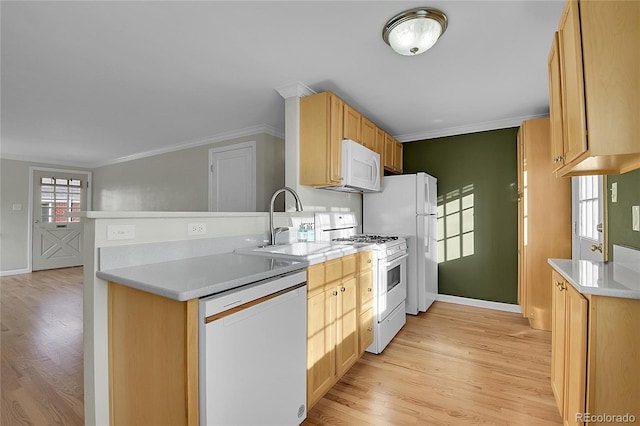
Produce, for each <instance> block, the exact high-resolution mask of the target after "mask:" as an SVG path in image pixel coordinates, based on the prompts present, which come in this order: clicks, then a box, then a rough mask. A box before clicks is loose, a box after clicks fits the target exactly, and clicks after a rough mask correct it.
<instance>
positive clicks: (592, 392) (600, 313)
mask: <svg viewBox="0 0 640 426" xmlns="http://www.w3.org/2000/svg"><path fill="white" fill-rule="evenodd" d="M551 286H552V287H553V288H554V290H553V304H554V309H553V327H552V330H551V332H552V339H551V388H552V390H553V393H554V396H555V398H556V402H557V404H558V408H559V410H560V413H561V414H562V418H563V422H564V424H565V425H584V424H587V423H586V422H585V419H584V413H591V414H592V415H597V414H605V413H606V414H615V415H621V416H622V415H628V416H633V417H635V418H636V419H637V418H640V405H639V404H638V401H640V369H639V368H638V354H640V339H638V335H640V300H638V299H623V298H618V297H608V296H597V295H589V294H586V295H583V294H581V293H580V292H578V291H577V290H576V289H575V287H573V286H572V285H571V284H570V283H569V282H567V281H566V280H565V279H564V278H563V277H562V276H561V275H560V274H558V273H557V272H556V271H554V274H553V278H552V282H551ZM580 416H582V417H580ZM598 424H604V423H598ZM607 424H608V423H607Z"/></svg>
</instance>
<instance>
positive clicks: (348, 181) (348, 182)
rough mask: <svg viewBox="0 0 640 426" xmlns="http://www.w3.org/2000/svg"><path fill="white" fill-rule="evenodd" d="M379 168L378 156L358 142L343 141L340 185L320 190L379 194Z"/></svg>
mask: <svg viewBox="0 0 640 426" xmlns="http://www.w3.org/2000/svg"><path fill="white" fill-rule="evenodd" d="M380 167H381V166H380V154H378V153H377V152H374V151H372V150H370V149H369V148H367V147H365V146H363V145H360V144H359V143H358V142H355V141H352V140H350V139H344V140H343V141H342V170H341V176H340V185H338V186H325V187H322V188H323V189H330V190H333V191H343V192H379V191H380Z"/></svg>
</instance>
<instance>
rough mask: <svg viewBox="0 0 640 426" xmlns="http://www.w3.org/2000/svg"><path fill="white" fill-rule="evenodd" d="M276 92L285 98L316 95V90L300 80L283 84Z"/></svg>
mask: <svg viewBox="0 0 640 426" xmlns="http://www.w3.org/2000/svg"><path fill="white" fill-rule="evenodd" d="M276 92H278V93H279V94H280V96H282V97H283V98H285V99H288V98H293V97H297V98H304V97H305V96H310V95H315V94H316V92H315V91H314V90H313V89H311V88H310V87H309V86H306V85H305V84H303V83H300V82H299V81H296V82H295V83H287V84H283V85H282V86H279V87H276Z"/></svg>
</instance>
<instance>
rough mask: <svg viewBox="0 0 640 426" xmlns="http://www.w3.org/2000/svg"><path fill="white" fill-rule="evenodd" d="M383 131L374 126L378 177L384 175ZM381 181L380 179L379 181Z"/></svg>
mask: <svg viewBox="0 0 640 426" xmlns="http://www.w3.org/2000/svg"><path fill="white" fill-rule="evenodd" d="M385 135H386V133H385V131H384V130H382V129H381V128H379V127H376V146H375V149H374V151H375V152H377V153H378V154H379V155H380V163H381V164H380V178H382V177H383V176H384V140H385ZM381 182H382V181H381Z"/></svg>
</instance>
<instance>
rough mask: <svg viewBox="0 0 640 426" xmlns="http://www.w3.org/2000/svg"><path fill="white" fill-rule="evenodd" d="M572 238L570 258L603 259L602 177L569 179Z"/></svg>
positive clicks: (603, 200) (603, 199)
mask: <svg viewBox="0 0 640 426" xmlns="http://www.w3.org/2000/svg"><path fill="white" fill-rule="evenodd" d="M571 194H572V216H573V238H572V257H573V258H574V259H584V260H595V261H602V260H604V236H603V231H604V229H603V226H604V225H603V205H604V202H605V198H604V196H603V195H604V194H603V185H602V176H601V175H596V176H578V177H573V178H571Z"/></svg>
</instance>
